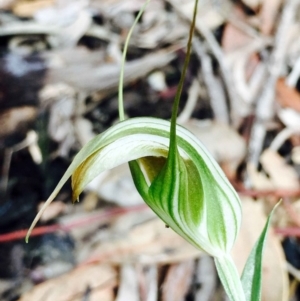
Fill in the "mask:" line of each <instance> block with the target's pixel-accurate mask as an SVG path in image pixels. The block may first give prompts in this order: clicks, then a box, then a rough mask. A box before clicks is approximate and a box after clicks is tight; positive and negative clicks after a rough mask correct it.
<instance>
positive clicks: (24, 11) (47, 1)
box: [12, 0, 55, 18]
mask: <svg viewBox="0 0 300 301" xmlns="http://www.w3.org/2000/svg"><path fill="white" fill-rule="evenodd" d="M15 2H16V3H15V5H13V8H12V11H13V13H14V14H15V15H16V16H18V17H22V18H32V17H33V16H34V14H35V13H36V12H37V11H38V10H40V9H42V8H45V7H48V6H51V5H53V4H54V3H55V0H34V1H26V0H21V1H20V0H19V1H15Z"/></svg>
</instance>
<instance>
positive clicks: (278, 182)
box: [260, 149, 299, 190]
mask: <svg viewBox="0 0 300 301" xmlns="http://www.w3.org/2000/svg"><path fill="white" fill-rule="evenodd" d="M260 162H261V164H262V166H263V168H264V170H265V171H266V172H267V173H268V175H269V178H270V180H271V182H272V184H273V187H274V188H279V189H286V190H289V189H290V190H297V189H299V180H298V174H297V172H296V170H295V169H294V168H293V167H292V166H291V165H288V164H287V163H286V162H285V160H284V158H282V157H281V156H280V155H279V154H278V153H277V152H276V151H273V150H271V149H266V150H265V151H264V152H263V153H262V155H261V157H260Z"/></svg>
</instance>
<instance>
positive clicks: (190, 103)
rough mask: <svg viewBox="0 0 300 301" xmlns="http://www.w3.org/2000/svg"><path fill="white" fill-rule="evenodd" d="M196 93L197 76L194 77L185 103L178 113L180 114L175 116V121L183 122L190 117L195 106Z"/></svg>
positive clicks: (197, 90) (197, 89)
mask: <svg viewBox="0 0 300 301" xmlns="http://www.w3.org/2000/svg"><path fill="white" fill-rule="evenodd" d="M198 95H199V81H198V79H197V78H195V79H194V80H193V82H192V84H191V86H190V88H189V91H188V99H187V102H186V104H185V107H184V109H183V110H182V112H181V113H180V115H179V116H178V117H177V123H179V124H184V123H185V122H187V121H188V120H189V119H190V117H191V115H192V113H193V111H194V109H195V106H196V104H197V100H198Z"/></svg>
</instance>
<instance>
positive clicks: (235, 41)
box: [222, 23, 253, 53]
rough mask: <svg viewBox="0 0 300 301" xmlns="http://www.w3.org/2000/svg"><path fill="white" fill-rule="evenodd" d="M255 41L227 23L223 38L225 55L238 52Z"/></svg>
mask: <svg viewBox="0 0 300 301" xmlns="http://www.w3.org/2000/svg"><path fill="white" fill-rule="evenodd" d="M252 41H253V38H251V37H250V36H249V35H247V34H246V33H245V32H244V31H242V30H241V29H239V28H237V27H236V26H233V25H232V24H231V23H227V24H226V25H225V28H224V33H223V36H222V49H223V50H224V52H225V53H230V52H232V51H236V50H238V49H239V48H242V47H244V46H245V45H248V44H249V43H250V42H252Z"/></svg>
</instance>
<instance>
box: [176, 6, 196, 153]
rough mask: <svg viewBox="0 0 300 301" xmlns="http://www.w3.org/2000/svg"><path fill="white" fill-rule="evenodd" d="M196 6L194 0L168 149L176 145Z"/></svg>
mask: <svg viewBox="0 0 300 301" xmlns="http://www.w3.org/2000/svg"><path fill="white" fill-rule="evenodd" d="M197 7H198V0H196V1H195V6H194V12H193V20H192V24H191V27H190V32H189V39H188V43H187V52H186V56H185V60H184V64H183V69H182V73H181V77H180V80H179V83H178V87H177V91H176V95H175V99H174V104H173V108H172V117H171V129H170V150H171V149H173V148H174V147H176V145H177V144H176V120H177V114H178V108H179V102H180V97H181V93H182V88H183V84H184V80H185V75H186V71H187V67H188V64H189V62H190V57H191V49H192V39H193V34H194V30H195V24H196V16H197Z"/></svg>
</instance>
